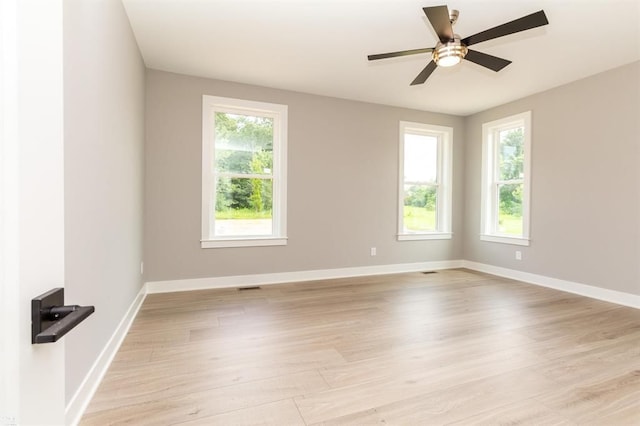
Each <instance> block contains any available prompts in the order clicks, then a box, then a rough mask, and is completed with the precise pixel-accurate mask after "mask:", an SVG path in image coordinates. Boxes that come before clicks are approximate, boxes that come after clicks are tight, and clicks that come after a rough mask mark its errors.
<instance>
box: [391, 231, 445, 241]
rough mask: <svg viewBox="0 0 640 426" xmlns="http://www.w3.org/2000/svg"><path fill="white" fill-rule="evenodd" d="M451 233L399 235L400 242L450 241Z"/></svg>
mask: <svg viewBox="0 0 640 426" xmlns="http://www.w3.org/2000/svg"><path fill="white" fill-rule="evenodd" d="M452 236H453V234H452V233H451V232H432V233H429V234H398V241H420V240H450V239H451V237H452Z"/></svg>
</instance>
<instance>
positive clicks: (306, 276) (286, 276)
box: [146, 260, 463, 293]
mask: <svg viewBox="0 0 640 426" xmlns="http://www.w3.org/2000/svg"><path fill="white" fill-rule="evenodd" d="M462 265H463V261H462V260H443V261H435V262H418V263H401V264H394V265H373V266H360V267H353V268H338V269H319V270H313V271H294V272H279V273H273V274H255V275H235V276H229V277H210V278H194V279H186V280H172V281H151V282H148V283H147V285H146V286H147V292H148V293H170V292H174V291H190V290H206V289H213V288H229V287H240V286H254V285H268V284H282V283H291V282H304V281H316V280H327V279H332V278H348V277H361V276H367V275H385V274H399V273H403V272H417V271H433V270H439V269H452V268H460V267H462Z"/></svg>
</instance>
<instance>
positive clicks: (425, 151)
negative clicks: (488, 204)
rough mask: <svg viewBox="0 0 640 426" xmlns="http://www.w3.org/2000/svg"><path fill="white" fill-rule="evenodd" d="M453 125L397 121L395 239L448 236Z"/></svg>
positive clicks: (441, 237) (445, 237) (449, 229)
mask: <svg viewBox="0 0 640 426" xmlns="http://www.w3.org/2000/svg"><path fill="white" fill-rule="evenodd" d="M452 141H453V129H452V128H450V127H443V126H434V125H429V124H422V123H411V122H406V121H401V122H400V167H399V170H400V176H399V190H398V194H399V200H398V239H399V240H425V239H447V238H451V194H452V188H451V187H452V185H451V161H452V160H451V156H452V150H451V147H452Z"/></svg>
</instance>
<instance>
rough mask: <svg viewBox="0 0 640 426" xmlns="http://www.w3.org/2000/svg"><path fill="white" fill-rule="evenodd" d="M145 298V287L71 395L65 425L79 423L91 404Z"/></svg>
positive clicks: (66, 410)
mask: <svg viewBox="0 0 640 426" xmlns="http://www.w3.org/2000/svg"><path fill="white" fill-rule="evenodd" d="M145 297H146V287H145V286H142V288H141V289H140V291H139V292H138V294H137V295H136V297H135V299H133V302H132V303H131V305H130V306H129V309H128V310H127V313H126V314H125V315H124V317H123V318H122V320H121V321H120V323H119V324H118V327H116V330H115V331H114V332H113V335H111V338H110V339H109V341H108V342H107V344H106V345H105V347H104V349H103V350H102V352H101V353H100V355H98V358H97V359H96V361H95V362H94V363H93V365H92V366H91V369H90V370H89V372H88V373H87V375H86V376H85V378H84V380H83V381H82V383H81V384H80V387H79V388H78V390H77V391H76V393H75V394H74V395H73V398H71V401H69V404H68V405H67V407H66V409H65V423H66V424H67V425H74V426H75V425H77V424H78V423H80V419H81V418H82V415H83V414H84V412H85V410H86V409H87V406H88V405H89V402H91V398H93V395H94V394H95V393H96V390H97V389H98V386H99V385H100V382H101V381H102V378H103V377H104V375H105V373H106V372H107V370H108V369H109V366H110V365H111V361H113V358H114V357H115V355H116V353H117V352H118V349H119V348H120V345H121V344H122V341H123V340H124V338H125V336H126V335H127V332H128V331H129V328H130V327H131V324H132V323H133V320H134V319H135V317H136V315H137V314H138V310H140V307H141V306H142V302H144V298H145Z"/></svg>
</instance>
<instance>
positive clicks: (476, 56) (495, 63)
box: [464, 49, 511, 72]
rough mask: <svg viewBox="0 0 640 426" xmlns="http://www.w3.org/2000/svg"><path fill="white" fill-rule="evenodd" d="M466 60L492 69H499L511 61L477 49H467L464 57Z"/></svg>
mask: <svg viewBox="0 0 640 426" xmlns="http://www.w3.org/2000/svg"><path fill="white" fill-rule="evenodd" d="M464 58H465V59H466V60H467V61H471V62H473V63H476V64H478V65H482V66H483V67H485V68H489V69H490V70H493V71H496V72H498V71H500V70H501V69H502V68H504V67H506V66H507V65H509V64H510V63H511V61H507V60H506V59H502V58H498V57H497V56H492V55H487V54H486V53H482V52H478V51H477V50H471V49H469V50H468V51H467V55H466V56H465V57H464Z"/></svg>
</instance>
